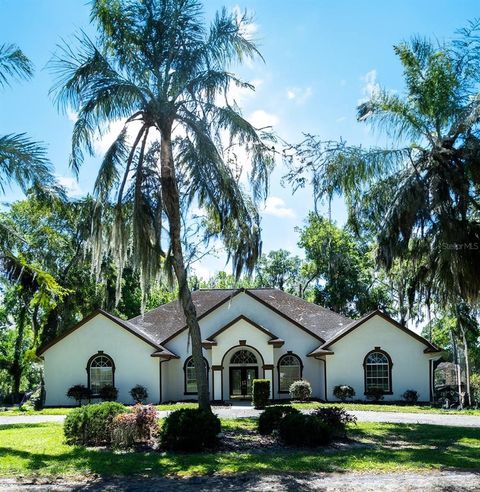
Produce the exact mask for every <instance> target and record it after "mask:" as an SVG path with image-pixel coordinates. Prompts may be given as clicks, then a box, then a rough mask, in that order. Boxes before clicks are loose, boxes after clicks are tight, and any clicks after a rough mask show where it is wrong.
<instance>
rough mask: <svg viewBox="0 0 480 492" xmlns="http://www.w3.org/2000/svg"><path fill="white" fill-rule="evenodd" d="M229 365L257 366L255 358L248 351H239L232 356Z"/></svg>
mask: <svg viewBox="0 0 480 492" xmlns="http://www.w3.org/2000/svg"><path fill="white" fill-rule="evenodd" d="M230 364H257V358H256V357H255V354H254V353H253V352H250V350H245V349H242V350H239V351H238V352H235V353H234V354H233V355H232V358H231V359H230Z"/></svg>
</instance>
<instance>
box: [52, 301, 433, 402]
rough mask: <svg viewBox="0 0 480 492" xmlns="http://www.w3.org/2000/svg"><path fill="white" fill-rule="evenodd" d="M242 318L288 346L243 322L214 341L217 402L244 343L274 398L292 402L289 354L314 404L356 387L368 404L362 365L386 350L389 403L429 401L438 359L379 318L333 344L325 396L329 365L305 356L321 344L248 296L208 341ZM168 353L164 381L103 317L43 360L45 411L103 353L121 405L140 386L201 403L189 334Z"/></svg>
mask: <svg viewBox="0 0 480 492" xmlns="http://www.w3.org/2000/svg"><path fill="white" fill-rule="evenodd" d="M240 315H244V316H246V317H248V318H249V319H251V320H252V321H253V322H255V323H257V324H259V325H261V326H262V327H263V328H265V329H266V330H268V331H269V332H271V333H272V334H274V335H275V336H277V337H279V338H281V339H283V340H285V343H284V345H283V346H282V347H280V348H274V347H273V346H272V345H270V344H268V341H269V339H270V337H269V336H268V335H267V334H265V333H264V332H263V331H261V330H259V329H258V328H256V327H255V326H253V325H251V324H250V323H248V322H246V321H245V320H240V321H238V322H237V323H235V324H234V325H232V326H230V327H229V328H228V329H226V330H225V331H223V332H222V333H220V334H219V335H218V336H217V337H216V341H217V345H216V346H213V347H212V348H211V349H208V350H207V349H204V350H203V353H204V356H205V358H206V360H207V362H208V366H209V372H208V380H209V391H210V396H211V398H212V399H217V400H219V399H228V398H229V390H230V388H229V360H230V357H231V355H232V354H233V353H234V351H235V350H236V349H238V348H240V340H245V343H246V345H248V346H251V347H253V348H254V349H255V351H256V353H257V354H258V355H259V359H262V360H261V361H260V360H259V365H258V369H259V371H258V376H259V377H260V378H262V377H266V378H272V377H273V385H272V386H273V388H274V394H273V395H272V396H273V398H274V399H282V398H288V397H289V395H288V394H285V393H279V392H278V388H279V384H278V383H279V380H278V361H279V359H280V357H281V356H283V355H285V354H287V353H288V352H292V353H293V354H295V355H297V356H298V357H299V358H300V360H301V362H302V364H303V372H302V377H303V378H304V379H306V380H308V381H309V382H310V383H311V385H312V390H313V397H314V398H319V399H325V397H326V398H327V399H328V400H333V399H334V397H333V388H334V386H336V385H338V384H349V385H351V386H353V387H354V388H355V392H356V398H359V399H363V398H364V369H363V361H364V358H365V355H366V354H367V353H368V352H370V351H371V350H373V349H374V348H375V347H380V348H381V349H382V350H384V351H386V352H387V353H388V354H389V355H390V357H391V358H392V362H393V368H392V390H393V394H392V395H387V396H385V399H387V400H399V399H401V395H402V393H403V392H404V391H405V390H407V389H414V390H416V391H418V393H419V396H420V400H422V401H426V400H428V399H429V396H430V387H429V384H430V376H429V369H430V368H429V359H430V358H432V357H434V356H430V357H429V356H428V355H426V354H424V353H423V350H424V348H425V345H424V344H422V343H421V342H419V341H418V340H416V339H414V338H413V337H411V336H409V335H408V334H406V333H404V332H403V331H402V330H400V329H398V328H397V327H395V326H394V325H392V324H391V323H389V322H388V321H386V320H385V319H383V318H382V317H380V316H374V317H373V318H371V319H370V320H368V321H366V322H365V323H364V324H362V325H360V326H359V327H358V328H356V329H355V330H353V331H352V332H351V333H349V334H348V335H346V336H345V337H344V338H342V339H340V340H339V341H338V342H337V343H335V344H333V345H332V347H331V349H332V350H333V352H334V355H329V356H326V357H325V361H326V366H327V374H326V379H327V391H325V372H324V367H325V362H324V360H317V359H314V358H312V357H307V354H308V353H309V352H311V351H312V350H314V349H315V348H317V347H318V346H319V344H320V341H319V340H318V339H317V338H315V337H314V336H312V335H310V334H309V333H307V332H305V331H304V330H302V329H300V328H299V327H297V326H295V325H294V324H292V323H290V322H289V321H288V320H287V319H285V318H284V317H282V316H280V315H279V314H276V313H275V312H273V311H272V310H271V309H269V308H268V307H267V306H264V305H263V304H262V303H260V302H258V301H257V300H255V299H253V298H252V297H251V296H249V295H248V294H245V293H241V294H238V295H237V296H235V297H234V298H232V300H231V301H230V302H227V303H225V304H223V305H222V306H221V307H220V308H218V309H217V310H215V311H213V312H212V313H210V314H209V315H208V316H206V317H205V318H203V319H202V320H201V321H200V328H201V330H202V338H203V339H205V338H208V337H210V336H211V335H212V334H214V333H215V332H216V331H218V330H219V329H220V328H222V327H223V326H225V325H226V324H228V323H229V322H231V321H233V320H234V319H236V318H237V317H239V316H240ZM165 347H166V348H167V349H169V350H171V351H172V352H174V353H175V354H177V355H178V356H179V357H180V358H179V359H172V360H170V361H165V362H162V363H161V374H162V380H161V382H160V378H159V376H160V360H159V359H158V358H155V357H151V354H152V352H153V351H154V348H153V347H151V346H150V345H149V344H147V343H146V342H144V341H142V340H141V339H139V338H138V337H136V336H135V335H133V334H131V333H129V332H128V331H127V330H125V329H124V328H122V327H121V326H119V325H117V324H116V323H115V322H113V321H111V320H110V319H108V318H107V317H105V316H103V315H101V314H99V315H98V316H96V317H95V318H93V319H91V320H89V321H88V322H86V323H85V324H84V325H82V326H81V327H80V328H79V329H77V330H76V331H74V332H73V333H71V334H70V335H68V336H67V337H65V338H64V339H62V340H61V341H59V342H58V343H57V344H55V345H53V346H52V347H50V348H49V349H48V350H47V351H46V352H45V353H44V354H43V357H44V369H45V383H46V392H47V396H46V404H47V405H49V406H53V405H72V404H74V403H75V402H73V401H72V400H71V399H69V398H67V396H66V392H67V390H68V388H69V387H70V386H72V385H74V384H85V385H86V384H87V372H86V365H87V361H88V359H89V358H90V357H91V356H92V355H94V354H96V353H97V352H98V351H103V352H104V353H106V354H107V355H109V356H110V357H112V359H113V361H114V363H115V375H114V377H115V381H114V383H115V386H116V387H117V388H118V389H119V401H122V402H124V403H132V400H131V397H130V395H129V391H130V389H131V388H132V387H133V386H135V385H136V384H142V385H144V386H145V387H147V389H148V392H149V399H150V401H151V402H154V403H156V402H158V401H160V400H161V401H164V402H165V401H180V400H188V399H190V400H196V395H191V394H190V395H186V394H185V388H184V384H185V373H184V364H185V361H186V359H187V358H188V357H189V356H190V355H191V344H190V342H189V340H188V333H187V331H186V330H185V331H183V332H181V333H180V334H178V335H177V336H176V337H175V338H173V339H172V340H171V341H169V342H168V343H166V344H165ZM234 347H235V348H234ZM260 356H261V357H260ZM272 365H273V370H272V369H271V366H272ZM264 366H265V369H264ZM160 385H161V387H162V394H161V396H160Z"/></svg>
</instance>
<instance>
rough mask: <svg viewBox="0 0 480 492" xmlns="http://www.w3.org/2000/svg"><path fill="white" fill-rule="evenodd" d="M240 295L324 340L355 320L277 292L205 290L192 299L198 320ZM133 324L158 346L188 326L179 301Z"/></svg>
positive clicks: (148, 314) (269, 290) (165, 305)
mask: <svg viewBox="0 0 480 492" xmlns="http://www.w3.org/2000/svg"><path fill="white" fill-rule="evenodd" d="M240 292H245V293H246V294H247V295H250V296H251V297H252V298H254V299H256V300H257V301H259V302H260V303H262V304H264V305H266V306H268V307H269V308H270V309H272V310H273V311H275V312H277V313H278V314H279V315H281V316H283V317H285V318H287V319H288V320H289V321H291V322H292V323H293V324H295V325H297V326H299V327H300V328H302V329H304V330H305V331H307V332H309V333H311V334H312V335H313V336H315V337H316V338H318V339H320V340H321V341H325V340H327V339H329V338H331V337H333V336H334V335H335V334H336V333H338V332H340V331H341V330H342V329H343V328H344V327H345V326H346V325H347V324H349V323H351V321H352V320H351V319H349V318H345V317H344V316H341V315H339V314H337V313H334V312H333V311H330V310H328V309H325V308H323V307H321V306H318V305H316V304H312V303H310V302H307V301H304V300H303V299H300V298H299V297H296V296H293V295H290V294H287V293H286V292H283V291H281V290H277V289H201V290H197V291H194V292H193V293H192V297H193V303H194V304H195V307H196V309H197V316H198V318H199V319H201V318H203V317H204V316H206V315H207V314H209V313H210V312H212V311H213V310H214V309H216V308H218V307H220V306H221V305H222V304H224V303H226V302H228V301H229V300H230V299H232V298H233V297H234V296H236V295H237V294H239V293H240ZM129 323H131V324H133V325H134V326H136V327H137V329H138V330H140V331H141V332H143V333H145V335H146V336H148V337H149V338H150V339H152V340H155V342H156V343H158V344H160V343H165V342H167V341H168V340H170V339H171V338H173V337H174V336H175V335H176V334H177V333H179V332H181V331H182V330H183V329H185V327H186V326H185V317H184V315H183V312H182V308H181V305H180V303H179V301H173V302H170V303H168V304H164V305H163V306H160V307H158V308H156V309H153V310H152V311H149V312H147V313H145V314H144V315H143V316H142V315H141V316H137V317H136V318H133V319H131V320H129Z"/></svg>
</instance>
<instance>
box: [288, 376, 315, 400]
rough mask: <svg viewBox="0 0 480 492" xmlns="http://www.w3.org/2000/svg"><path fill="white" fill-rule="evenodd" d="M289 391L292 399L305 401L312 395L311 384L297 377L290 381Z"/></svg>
mask: <svg viewBox="0 0 480 492" xmlns="http://www.w3.org/2000/svg"><path fill="white" fill-rule="evenodd" d="M289 391H290V396H291V397H292V399H293V400H299V401H307V400H310V398H311V396H312V386H311V385H310V383H309V382H308V381H306V380H305V379H299V380H298V381H295V382H294V383H292V384H291V385H290V389H289Z"/></svg>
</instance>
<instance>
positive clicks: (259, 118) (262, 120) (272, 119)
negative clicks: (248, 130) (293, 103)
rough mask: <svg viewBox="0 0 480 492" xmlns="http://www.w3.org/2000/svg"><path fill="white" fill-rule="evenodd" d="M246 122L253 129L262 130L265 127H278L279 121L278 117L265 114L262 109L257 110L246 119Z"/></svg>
mask: <svg viewBox="0 0 480 492" xmlns="http://www.w3.org/2000/svg"><path fill="white" fill-rule="evenodd" d="M248 121H249V122H250V123H251V124H252V125H253V126H254V127H255V128H264V127H266V126H275V125H278V123H279V121H280V120H279V119H278V116H277V115H275V114H273V113H267V111H264V110H263V109H257V110H256V111H254V112H253V113H251V114H250V116H249V117H248Z"/></svg>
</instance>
